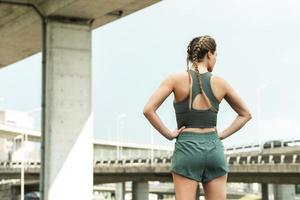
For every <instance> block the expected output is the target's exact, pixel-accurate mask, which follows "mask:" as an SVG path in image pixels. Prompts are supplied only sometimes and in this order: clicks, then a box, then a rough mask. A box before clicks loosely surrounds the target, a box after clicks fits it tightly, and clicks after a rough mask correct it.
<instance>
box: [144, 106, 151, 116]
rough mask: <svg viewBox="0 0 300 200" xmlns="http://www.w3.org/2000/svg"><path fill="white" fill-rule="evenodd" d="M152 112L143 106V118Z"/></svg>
mask: <svg viewBox="0 0 300 200" xmlns="http://www.w3.org/2000/svg"><path fill="white" fill-rule="evenodd" d="M151 112H152V109H151V108H150V107H149V106H145V107H144V109H143V114H144V116H149V114H150V113H151Z"/></svg>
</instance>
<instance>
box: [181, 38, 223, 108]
mask: <svg viewBox="0 0 300 200" xmlns="http://www.w3.org/2000/svg"><path fill="white" fill-rule="evenodd" d="M208 39H211V37H210V36H207V35H205V36H201V37H199V38H194V39H193V40H192V41H191V43H190V45H189V46H188V57H187V70H188V71H189V68H188V61H189V59H190V60H191V61H192V65H193V66H195V69H196V71H197V73H196V76H197V79H198V83H199V89H200V94H202V93H204V99H205V101H206V102H207V103H208V105H211V106H210V109H211V110H212V111H213V112H218V111H217V110H216V109H215V108H214V107H213V105H212V104H211V102H210V100H209V99H208V98H207V95H206V93H205V91H204V90H203V86H202V80H201V76H200V72H199V70H198V66H197V64H196V62H199V61H202V60H203V57H204V55H205V54H206V53H207V52H208V51H210V50H211V49H213V46H212V45H209V42H208ZM195 40H197V41H196V44H194V47H193V49H192V50H193V51H192V53H191V45H192V43H193V42H195ZM191 104H192V101H191V88H190V102H189V108H190V110H191Z"/></svg>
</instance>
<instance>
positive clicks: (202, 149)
mask: <svg viewBox="0 0 300 200" xmlns="http://www.w3.org/2000/svg"><path fill="white" fill-rule="evenodd" d="M228 171H229V170H228V164H227V161H226V157H225V154H224V146H223V142H222V141H221V140H220V139H219V136H218V133H217V131H211V132H206V133H195V132H187V131H185V132H181V133H180V134H179V135H178V136H177V137H176V142H175V149H174V152H173V155H172V157H171V172H174V173H177V174H179V175H182V176H185V177H187V178H190V179H193V180H196V181H198V182H202V183H206V182H208V181H210V180H212V179H214V178H216V177H219V176H223V175H225V174H226V173H227V172H228Z"/></svg>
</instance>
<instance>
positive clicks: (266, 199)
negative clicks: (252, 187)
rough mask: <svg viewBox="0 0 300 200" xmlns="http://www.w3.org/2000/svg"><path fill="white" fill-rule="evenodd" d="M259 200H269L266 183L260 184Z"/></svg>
mask: <svg viewBox="0 0 300 200" xmlns="http://www.w3.org/2000/svg"><path fill="white" fill-rule="evenodd" d="M261 200H269V190H268V183H262V184H261Z"/></svg>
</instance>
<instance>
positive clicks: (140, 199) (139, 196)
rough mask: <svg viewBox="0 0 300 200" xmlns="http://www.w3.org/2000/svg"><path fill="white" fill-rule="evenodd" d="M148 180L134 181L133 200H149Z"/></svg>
mask: <svg viewBox="0 0 300 200" xmlns="http://www.w3.org/2000/svg"><path fill="white" fill-rule="evenodd" d="M148 187H149V186H148V181H145V182H135V181H134V182H132V200H148V199H149V198H148V196H149V188H148Z"/></svg>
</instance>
